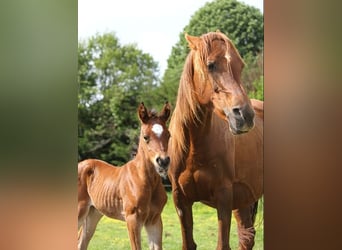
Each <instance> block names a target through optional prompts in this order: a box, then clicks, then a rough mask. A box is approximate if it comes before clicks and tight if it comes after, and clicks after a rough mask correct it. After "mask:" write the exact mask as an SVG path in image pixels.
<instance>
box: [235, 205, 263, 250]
mask: <svg viewBox="0 0 342 250" xmlns="http://www.w3.org/2000/svg"><path fill="white" fill-rule="evenodd" d="M257 208H258V202H255V203H254V204H252V205H251V206H248V207H245V208H239V209H237V210H234V211H233V213H234V217H235V219H236V222H237V226H238V235H239V249H240V250H251V249H252V248H253V246H254V237H255V229H254V221H255V215H256V212H257Z"/></svg>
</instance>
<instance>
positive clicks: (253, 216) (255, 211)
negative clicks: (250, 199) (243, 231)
mask: <svg viewBox="0 0 342 250" xmlns="http://www.w3.org/2000/svg"><path fill="white" fill-rule="evenodd" d="M258 204H259V200H257V201H256V202H255V203H254V204H253V205H252V206H251V214H252V221H253V225H254V223H255V219H256V215H257V213H258Z"/></svg>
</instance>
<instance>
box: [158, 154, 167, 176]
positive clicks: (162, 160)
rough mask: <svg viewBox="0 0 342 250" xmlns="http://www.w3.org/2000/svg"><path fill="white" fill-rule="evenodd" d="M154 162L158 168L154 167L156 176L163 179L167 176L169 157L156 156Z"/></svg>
mask: <svg viewBox="0 0 342 250" xmlns="http://www.w3.org/2000/svg"><path fill="white" fill-rule="evenodd" d="M156 162H157V164H158V167H156V170H157V172H158V174H159V175H160V176H161V177H164V178H165V177H166V176H167V170H168V168H169V165H170V157H169V156H166V157H160V156H158V157H157V158H156Z"/></svg>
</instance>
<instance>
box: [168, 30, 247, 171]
mask: <svg viewBox="0 0 342 250" xmlns="http://www.w3.org/2000/svg"><path fill="white" fill-rule="evenodd" d="M201 40H202V42H201V43H198V44H197V45H198V47H197V48H196V50H197V51H199V53H200V56H199V62H198V63H199V64H200V65H201V68H204V67H206V65H207V58H208V55H209V53H210V51H211V48H212V43H213V41H214V40H221V41H224V42H225V44H226V46H227V50H229V51H230V55H231V59H232V60H234V61H237V62H238V63H241V65H242V67H243V65H244V62H243V60H242V58H241V56H240V54H239V53H238V51H237V49H236V48H235V46H234V44H233V43H232V42H231V41H230V40H229V38H227V37H226V36H225V35H224V34H223V33H221V32H209V33H207V34H204V35H202V36H201ZM194 53H195V52H194V51H193V50H191V51H190V53H189V54H188V56H187V58H186V61H185V64H184V68H183V73H182V75H181V78H180V82H179V87H178V95H177V100H176V105H175V109H174V112H173V114H172V117H171V121H170V126H169V130H170V133H171V141H172V143H171V145H172V146H171V150H170V151H171V152H170V157H171V159H172V161H171V162H172V164H176V165H178V164H179V162H180V160H181V157H182V155H183V153H184V152H186V151H187V150H188V145H187V143H186V138H185V133H184V132H185V130H186V127H187V126H188V125H189V123H190V122H195V123H200V122H201V121H200V119H199V115H200V112H201V110H200V108H199V105H200V104H199V103H198V101H197V99H196V95H195V92H196V91H197V90H195V89H194V82H193V75H194V66H193V59H194ZM242 67H241V69H242ZM237 70H239V69H237V68H236V67H234V66H233V67H232V71H233V72H232V73H233V74H234V76H236V75H238V73H237V72H236V71H237ZM200 73H201V75H202V77H204V78H205V77H207V76H206V74H204V72H200Z"/></svg>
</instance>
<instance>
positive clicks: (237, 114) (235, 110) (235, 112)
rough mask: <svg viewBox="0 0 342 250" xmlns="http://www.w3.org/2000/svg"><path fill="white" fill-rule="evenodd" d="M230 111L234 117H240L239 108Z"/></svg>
mask: <svg viewBox="0 0 342 250" xmlns="http://www.w3.org/2000/svg"><path fill="white" fill-rule="evenodd" d="M232 111H233V114H234V115H236V116H241V110H240V108H233V109H232Z"/></svg>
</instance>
